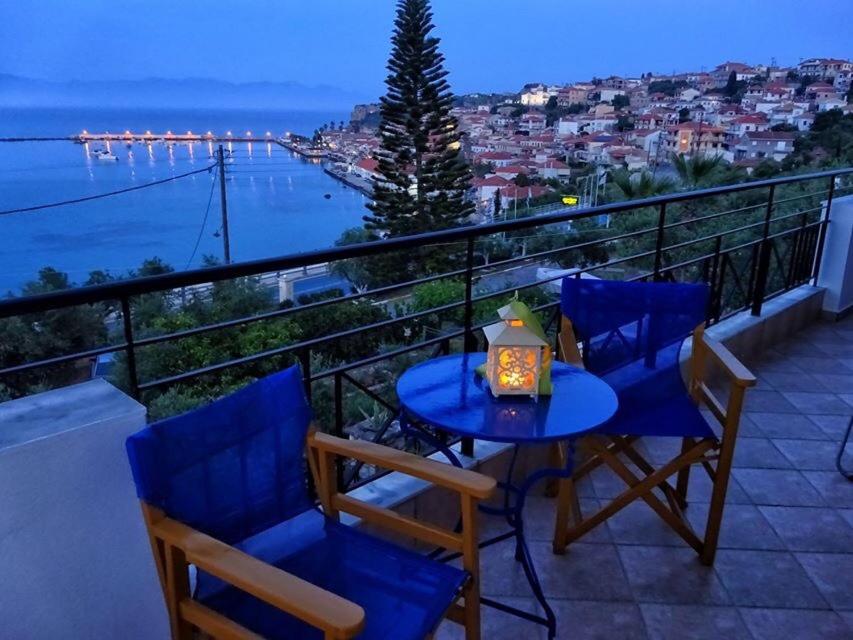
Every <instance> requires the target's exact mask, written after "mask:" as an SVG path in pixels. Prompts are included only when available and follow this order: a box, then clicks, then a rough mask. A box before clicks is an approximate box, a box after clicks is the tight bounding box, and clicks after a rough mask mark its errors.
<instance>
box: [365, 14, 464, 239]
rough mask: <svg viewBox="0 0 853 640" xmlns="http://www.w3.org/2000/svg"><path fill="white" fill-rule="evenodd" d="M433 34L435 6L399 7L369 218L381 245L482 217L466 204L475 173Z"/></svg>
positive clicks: (383, 107)
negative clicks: (464, 156)
mask: <svg viewBox="0 0 853 640" xmlns="http://www.w3.org/2000/svg"><path fill="white" fill-rule="evenodd" d="M432 30H433V24H432V11H431V10H430V5H429V0H399V2H398V3H397V17H396V20H395V22H394V34H393V36H392V38H391V44H392V50H391V56H390V58H389V60H388V71H389V74H388V77H387V78H386V80H385V84H386V85H387V87H388V92H387V94H386V95H385V96H384V97H383V98H382V100H381V108H380V115H381V116H382V121H381V124H380V126H379V135H380V138H381V146H380V149H379V151H377V153H376V159H377V161H378V163H379V166H378V168H377V171H378V173H379V175H380V177H379V178H377V179H376V181H375V182H374V186H373V197H374V202H373V203H372V204H370V205H369V208H370V210H371V212H372V213H373V215H371V216H365V218H364V220H365V222H366V227H367V229H368V230H369V231H371V232H372V234H373V235H374V236H376V237H379V238H382V237H389V236H400V235H411V234H416V233H422V232H425V231H433V230H436V229H445V228H448V227H453V226H456V225H459V224H463V223H464V222H465V221H466V219H467V218H468V216H469V215H471V214H472V213H473V211H474V205H473V203H471V202H469V201H467V200H466V198H465V194H466V191H467V190H468V188H469V184H470V179H471V173H470V170H469V168H468V165H467V164H466V163H465V162H464V160H463V159H462V158H461V157H460V133H459V129H458V126H457V122H456V118H454V117H453V116H452V115H451V113H450V109H451V107H452V105H453V94H452V93H451V92H450V87H449V85H448V83H447V80H446V79H445V78H446V76H447V71H445V70H444V56H443V55H442V54H441V53H440V52H439V50H438V44H439V39H438V38H436V37H434V36H431V35H430V32H431V31H432Z"/></svg>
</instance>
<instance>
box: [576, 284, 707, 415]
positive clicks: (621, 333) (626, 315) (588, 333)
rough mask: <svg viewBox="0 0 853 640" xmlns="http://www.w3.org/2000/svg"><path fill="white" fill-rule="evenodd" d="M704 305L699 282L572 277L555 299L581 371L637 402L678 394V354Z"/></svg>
mask: <svg viewBox="0 0 853 640" xmlns="http://www.w3.org/2000/svg"><path fill="white" fill-rule="evenodd" d="M707 304H708V287H707V286H706V285H704V284H680V283H678V284H672V283H658V282H654V283H652V282H618V281H610V280H591V279H589V280H588V279H580V278H572V277H568V278H565V279H564V280H563V286H562V298H561V307H562V312H563V315H564V316H566V317H568V318H569V319H570V320H571V322H572V327H573V329H574V332H575V335H576V336H577V338H578V340H580V342H581V345H582V347H583V350H582V355H583V362H584V366H585V367H586V368H587V370H589V371H590V372H592V373H594V374H596V375H599V376H602V377H604V378H605V379H606V380H607V381H608V382H609V383H610V384H611V385H612V386H613V387H614V388H615V389H616V390H617V391H620V390H629V389H630V390H632V392H633V393H634V394H636V395H637V399H638V400H641V399H643V397H645V398H646V399H648V397H649V394H651V395H652V396H658V397H661V396H667V395H670V394H672V393H683V392H684V383H683V380H682V377H681V373H680V368H679V366H678V365H679V352H680V350H681V345H682V343H683V342H684V339H685V338H687V337H688V336H689V335H690V333H691V332H692V331H693V329H695V328H696V327H697V326H698V325H700V324H702V322H703V321H704V319H705V311H706V308H707ZM620 402H621V401H620Z"/></svg>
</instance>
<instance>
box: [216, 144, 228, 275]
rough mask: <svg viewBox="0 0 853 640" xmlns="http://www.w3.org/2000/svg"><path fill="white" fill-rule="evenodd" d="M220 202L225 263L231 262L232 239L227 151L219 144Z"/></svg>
mask: <svg viewBox="0 0 853 640" xmlns="http://www.w3.org/2000/svg"><path fill="white" fill-rule="evenodd" d="M217 160H218V162H217V164H219V203H220V204H221V205H222V252H223V255H224V258H225V264H231V240H230V239H229V237H228V203H227V201H226V198H225V151H223V149H222V145H219V152H218V154H217Z"/></svg>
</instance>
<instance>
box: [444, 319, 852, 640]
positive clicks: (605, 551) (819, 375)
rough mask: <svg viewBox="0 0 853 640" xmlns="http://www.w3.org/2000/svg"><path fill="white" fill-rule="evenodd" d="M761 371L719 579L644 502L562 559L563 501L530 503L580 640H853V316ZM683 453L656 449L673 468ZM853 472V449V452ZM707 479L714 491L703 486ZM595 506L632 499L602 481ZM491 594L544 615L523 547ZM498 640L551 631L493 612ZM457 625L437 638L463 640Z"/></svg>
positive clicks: (535, 541)
mask: <svg viewBox="0 0 853 640" xmlns="http://www.w3.org/2000/svg"><path fill="white" fill-rule="evenodd" d="M750 366H751V368H752V369H753V371H754V372H755V373H756V375H757V376H758V379H759V383H758V386H757V387H756V388H755V389H752V390H750V391H749V392H748V394H747V400H746V404H745V414H744V418H743V422H742V425H741V431H740V436H739V439H738V444H737V452H736V455H735V461H734V466H735V468H734V470H733V474H732V482H731V484H730V488H729V496H728V503H729V504H728V505H727V507H726V512H725V516H724V519H723V528H722V533H721V541H720V549H719V552H718V554H717V559H716V562H715V564H714V566H713V567H712V568H709V567H704V566H702V565H701V564H700V563H699V560H698V558H697V556H696V554H695V553H694V552H693V551H692V550H691V549H690V548H688V547H687V546H686V545H685V544H683V543H682V542H681V540H680V539H679V538H678V537H677V536H676V535H674V534H673V533H672V532H671V531H670V530H669V529H668V528H667V527H666V525H664V524H663V523H662V522H661V521H660V520H659V518H658V517H657V516H656V514H654V513H653V512H652V511H651V510H650V509H649V508H648V507H647V506H646V505H645V504H640V503H635V504H634V505H632V506H630V507H629V508H626V509H625V510H624V511H622V512H621V513H620V514H618V515H617V516H616V517H615V518H613V519H612V520H610V521H609V522H608V523H607V524H606V525H602V526H600V527H599V528H598V529H596V530H593V531H592V532H591V533H590V534H587V536H585V537H584V538H582V539H581V541H580V542H576V543H574V544H573V545H571V546H570V547H569V551H568V553H567V554H566V555H564V556H556V555H553V554H552V553H551V544H550V539H551V532H552V527H553V518H554V502H553V500H551V499H549V498H545V497H535V498H532V499H531V500H530V503H529V507H527V509H526V513H525V519H526V522H527V523H528V527H527V529H528V532H529V535H528V537H529V539H530V546H531V553H532V555H533V558H534V561H535V563H536V566H537V569H538V571H539V575H540V577H541V579H542V584H543V587H544V590H545V592H546V594H547V595H548V598H549V602H550V603H551V605H552V606H553V608H554V611H555V612H556V614H557V621H558V634H557V637H558V638H566V639H572V640H589V639H597V638H601V639H607V640H633V639H637V640H641V639H644V640H702V639H704V638H708V639H713V640H718V639H719V640H738V639H740V638H744V639H748V640H780V639H783V638H784V639H788V638H790V639H792V640H812V639H820V640H830V639H833V640H834V639H839V640H840V639H843V638H849V639H853V482H848V481H847V480H845V479H844V478H843V477H842V476H841V475H840V474H838V473H837V472H836V471H835V455H836V453H837V450H838V445H839V443H840V440H841V437H842V436H843V434H844V430H845V429H846V426H847V421H848V420H849V416H850V415H851V414H853V318H848V319H847V320H845V321H843V322H841V323H835V324H827V323H819V324H815V325H812V326H811V327H809V328H807V329H806V330H804V331H803V332H800V333H799V334H797V335H796V336H795V337H794V338H793V339H791V340H789V341H787V342H785V343H784V344H781V345H779V346H778V347H777V348H776V349H774V350H772V351H771V352H769V353H766V354H764V357H763V358H762V359H761V360H759V361H757V362H754V363H750ZM670 444H671V443H667V442H659V443H655V442H652V443H649V444H648V448H649V451H650V458H653V459H655V458H657V459H658V461H660V459H666V455H667V454H668V453H670V452H671V450H672V447H671V446H670ZM847 453H848V456H847V464H848V465H849V466H851V467H853V445H851V446H849V447H848V450H847ZM703 478H704V480H705V482H704V483H703ZM691 483H692V484H691V488H690V496H691V500H692V502H691V504H690V506H689V508H688V516H689V518H690V520H691V522H692V523H694V527H695V528H697V530H700V531H701V530H702V529H701V528H702V526H703V525H704V518H705V516H706V514H707V509H708V504H707V503H708V496H709V485H708V483H707V479H706V477H705V476H704V474H701V473H700V472H694V473H693V474H692V478H691ZM587 485H588V486H586V487H582V489H583V491H582V494H583V495H585V496H587V497H586V498H585V499H584V500H583V501H582V508H589V509H592V508H595V507H596V505H597V504H598V503H599V501H600V500H603V499H607V498H610V497H612V496H613V495H615V493H618V492H619V491H620V490H621V487H620V485H619V483H618V481H614V479H613V477H608V476H607V475H606V474H596V475H594V476H593V478H592V480H591V481H590V482H588V483H587ZM482 564H483V592H484V593H485V594H488V595H490V596H494V597H495V598H496V599H500V600H506V601H508V602H509V603H511V604H514V605H515V606H519V607H524V608H527V609H529V610H534V609H536V605H535V603H534V601H533V599H532V598H530V593H529V590H528V586H527V582H526V581H525V579H524V576H523V573H522V570H521V567H520V565H519V564H518V563H516V562H514V560H513V549H512V546H511V543H510V542H505V543H501V544H498V545H495V546H493V547H490V548H489V549H486V550H485V551H484V552H483V556H482ZM483 629H484V638H485V639H486V640H501V639H505V638H506V639H509V638H513V639H523V640H534V639H538V638H545V637H546V634H545V633H544V630H543V629H542V627H539V626H538V625H534V624H531V623H528V622H524V621H522V620H519V619H518V618H515V617H511V616H508V615H506V614H504V613H500V612H497V611H495V610H492V609H489V608H484V624H483ZM460 637H462V634H461V633H460V631H459V628H458V627H457V626H456V625H453V624H450V623H445V624H444V625H443V626H442V627H441V628H440V629H439V632H438V634H437V638H439V639H442V640H446V639H449V638H460Z"/></svg>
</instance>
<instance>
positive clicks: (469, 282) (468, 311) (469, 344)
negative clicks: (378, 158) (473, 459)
mask: <svg viewBox="0 0 853 640" xmlns="http://www.w3.org/2000/svg"><path fill="white" fill-rule="evenodd" d="M473 280H474V236H469V237H468V244H467V245H466V251H465V335H464V337H463V339H462V341H463V342H464V343H465V352H466V353H470V352H472V351H475V350H476V349H477V341H476V339H475V338H474V333H473V331H472V329H471V328H472V327H473V326H474V301H473V293H472V292H473V289H474V282H473ZM462 455H463V456H469V457H470V456H473V455H474V441H473V440H472V439H471V438H462Z"/></svg>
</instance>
